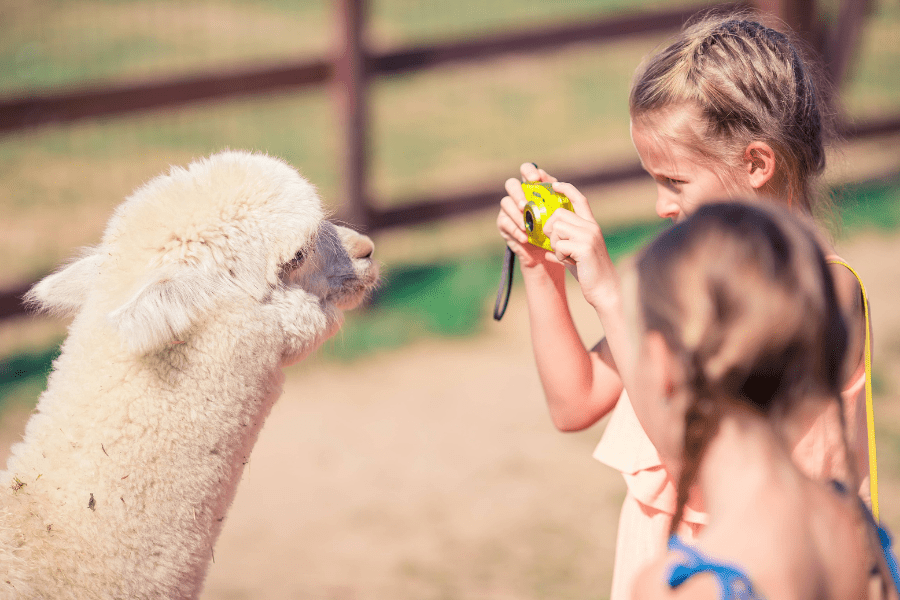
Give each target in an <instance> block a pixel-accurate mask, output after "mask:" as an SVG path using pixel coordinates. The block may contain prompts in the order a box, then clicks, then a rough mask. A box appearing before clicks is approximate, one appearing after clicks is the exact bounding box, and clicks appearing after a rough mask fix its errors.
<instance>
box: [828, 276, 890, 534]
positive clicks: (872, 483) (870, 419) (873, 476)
mask: <svg viewBox="0 0 900 600" xmlns="http://www.w3.org/2000/svg"><path fill="white" fill-rule="evenodd" d="M828 263H829V264H835V265H843V266H845V267H847V268H848V269H849V270H850V272H851V273H853V275H854V276H855V277H856V280H857V281H858V282H859V289H861V290H862V298H863V314H864V316H865V320H866V347H865V350H864V355H865V361H866V429H867V430H868V435H869V493H870V494H871V496H872V516H873V517H875V522H876V523H877V522H878V464H877V463H878V461H877V460H876V458H875V412H874V411H873V408H872V353H871V348H870V340H869V300H868V298H867V296H866V286H864V285H863V282H862V278H861V277H860V276H859V273H857V272H856V271H854V270H853V267H851V266H850V265H848V264H847V263H845V262H843V261H840V260H829V261H828Z"/></svg>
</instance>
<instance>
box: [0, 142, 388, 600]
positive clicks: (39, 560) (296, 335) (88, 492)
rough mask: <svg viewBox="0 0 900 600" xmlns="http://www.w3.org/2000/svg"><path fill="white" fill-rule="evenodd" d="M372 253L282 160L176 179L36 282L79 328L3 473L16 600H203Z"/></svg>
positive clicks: (3, 588) (251, 158) (2, 539)
mask: <svg viewBox="0 0 900 600" xmlns="http://www.w3.org/2000/svg"><path fill="white" fill-rule="evenodd" d="M372 249H373V246H372V242H371V240H369V238H367V237H365V236H362V235H359V234H357V233H355V232H353V231H351V230H349V229H346V228H342V227H338V226H335V225H333V224H331V223H329V222H327V221H325V220H324V215H323V210H322V207H321V203H320V200H319V198H318V196H317V194H316V191H315V189H314V188H313V187H312V186H311V185H310V184H309V183H308V182H307V181H306V180H305V179H303V178H302V177H301V176H300V175H299V174H298V173H297V172H296V171H295V170H294V169H293V168H291V167H289V166H288V165H286V164H285V163H283V162H281V161H279V160H277V159H274V158H270V157H267V156H262V155H256V154H247V153H242V152H224V153H220V154H216V155H213V156H212V157H210V158H208V159H205V160H199V161H196V162H194V163H192V164H190V165H189V166H188V167H187V168H173V169H171V171H170V172H169V173H168V174H165V175H161V176H159V177H157V178H155V179H153V180H152V181H150V182H149V183H147V184H146V185H145V186H143V187H142V188H140V189H138V190H137V191H136V192H135V193H134V194H133V195H132V196H131V197H129V198H128V199H127V200H126V201H125V202H124V203H123V204H122V205H121V206H119V207H118V209H117V210H116V212H115V214H114V215H113V217H112V219H111V220H110V222H109V225H108V227H107V229H106V232H105V234H104V236H103V240H102V242H101V244H100V245H99V246H98V247H96V248H94V249H92V250H90V251H88V252H87V253H86V254H85V255H83V256H82V257H81V258H79V259H78V260H76V261H74V262H73V263H71V264H69V265H68V266H67V267H65V268H63V269H62V270H60V271H58V272H57V273H55V274H53V275H51V276H49V277H47V278H46V279H44V280H43V281H41V282H40V283H38V284H37V285H36V286H35V287H34V289H33V290H32V291H31V292H30V293H29V298H28V299H29V301H31V302H32V303H33V304H35V305H36V306H38V307H40V308H42V309H44V310H47V311H51V312H54V313H56V314H60V315H71V316H74V319H73V322H72V324H71V326H70V328H69V335H68V338H67V339H66V341H65V343H64V345H63V348H62V354H61V355H60V357H59V358H58V359H57V360H56V362H55V363H54V368H53V372H52V374H51V376H50V379H49V382H48V385H47V390H46V391H45V392H44V393H43V394H42V395H41V397H40V400H39V402H38V406H37V410H36V411H35V414H34V415H33V416H32V417H31V419H30V420H29V422H28V424H27V427H26V431H25V436H24V440H23V441H22V442H20V443H18V444H16V445H15V446H13V449H12V454H11V458H10V459H9V462H8V464H7V470H6V471H5V472H2V473H0V484H2V488H0V598H3V599H7V598H10V599H11V598H17V599H21V598H46V599H51V598H52V599H53V600H62V599H67V598H78V599H82V598H85V599H86V598H91V599H94V598H97V599H113V598H116V599H122V598H159V599H166V600H171V599H176V598H196V597H197V596H198V594H199V592H200V589H201V586H202V583H203V579H204V576H205V572H206V570H207V567H208V564H209V561H210V559H211V558H212V552H213V546H214V544H215V541H216V538H217V537H218V535H219V532H220V530H221V528H222V523H223V519H224V518H225V513H226V510H227V509H228V507H229V505H230V503H231V501H232V499H233V497H234V494H235V491H236V488H237V485H238V481H239V479H240V476H241V472H242V469H243V466H244V465H245V464H246V463H247V460H248V457H249V456H250V450H251V448H252V447H253V444H254V443H255V441H256V439H257V436H258V434H259V431H260V428H261V427H262V424H263V421H264V420H265V418H266V416H267V415H268V413H269V411H270V409H271V407H272V404H273V403H274V401H275V399H276V397H277V396H278V395H279V394H280V392H281V385H282V381H283V375H282V374H281V367H283V366H285V365H286V364H289V363H292V362H295V361H297V360H300V359H301V358H303V357H304V356H306V355H307V354H309V353H310V352H311V351H313V350H314V349H315V348H316V347H317V346H318V345H319V344H320V343H321V342H322V341H324V340H325V339H326V338H328V337H329V336H331V335H332V334H334V333H335V332H336V331H337V329H338V327H339V326H340V324H341V318H342V313H341V311H342V310H344V309H348V308H352V307H354V306H356V305H357V304H358V303H359V302H360V301H361V300H362V299H363V297H364V296H365V294H366V293H367V292H368V291H370V290H371V288H372V286H373V285H374V284H375V281H376V278H377V267H376V266H375V265H374V264H373V262H372V260H371V253H372Z"/></svg>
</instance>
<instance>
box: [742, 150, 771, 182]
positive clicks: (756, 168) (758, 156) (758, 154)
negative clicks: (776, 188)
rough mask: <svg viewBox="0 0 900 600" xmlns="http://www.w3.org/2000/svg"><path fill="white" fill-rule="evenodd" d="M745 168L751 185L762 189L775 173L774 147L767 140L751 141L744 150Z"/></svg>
mask: <svg viewBox="0 0 900 600" xmlns="http://www.w3.org/2000/svg"><path fill="white" fill-rule="evenodd" d="M744 168H745V169H746V172H747V176H748V178H749V181H750V185H751V186H753V188H754V189H756V190H761V189H762V188H763V186H765V185H766V184H767V183H769V182H770V181H772V177H773V176H774V175H775V152H774V151H773V150H772V147H771V146H769V145H768V144H767V143H765V142H750V143H749V144H748V145H747V149H746V150H744Z"/></svg>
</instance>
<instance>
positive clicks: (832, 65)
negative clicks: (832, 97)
mask: <svg viewBox="0 0 900 600" xmlns="http://www.w3.org/2000/svg"><path fill="white" fill-rule="evenodd" d="M870 7H871V2H870V0H841V4H840V8H839V10H838V16H837V22H836V23H834V25H833V28H832V31H830V32H829V35H828V38H827V39H826V45H825V65H826V67H827V69H828V74H829V76H830V77H831V82H832V84H833V85H834V87H835V90H837V89H838V88H839V87H840V86H841V84H842V83H843V82H844V79H846V78H847V75H848V72H849V71H850V63H851V61H852V59H853V53H854V52H856V51H858V50H859V46H860V38H861V37H862V29H863V24H864V22H865V18H866V16H867V15H868V13H869V9H870Z"/></svg>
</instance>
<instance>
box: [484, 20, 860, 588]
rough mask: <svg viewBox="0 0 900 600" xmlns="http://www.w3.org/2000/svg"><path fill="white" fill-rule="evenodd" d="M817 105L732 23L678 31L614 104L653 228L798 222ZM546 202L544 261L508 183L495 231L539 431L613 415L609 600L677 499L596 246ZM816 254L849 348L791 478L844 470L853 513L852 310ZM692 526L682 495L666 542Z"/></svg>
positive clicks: (813, 153)
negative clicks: (656, 219) (648, 182)
mask: <svg viewBox="0 0 900 600" xmlns="http://www.w3.org/2000/svg"><path fill="white" fill-rule="evenodd" d="M822 98H823V94H822V92H821V91H820V90H819V89H817V85H816V78H815V77H814V76H813V74H812V73H811V71H810V68H809V65H808V64H807V63H805V62H804V61H803V59H802V58H801V56H800V54H799V53H798V52H797V50H796V47H795V45H794V44H793V43H792V42H791V41H790V39H789V38H788V37H787V36H786V35H784V34H783V33H781V32H778V31H776V30H774V29H771V28H769V27H765V26H763V25H761V24H759V23H757V22H755V21H753V20H751V19H750V18H747V17H746V16H743V15H737V16H735V15H724V16H723V15H712V16H707V17H704V18H701V19H700V20H699V21H697V22H696V23H694V24H692V25H690V26H688V27H687V28H685V29H684V30H683V31H682V32H681V34H680V35H679V36H677V38H676V39H675V40H674V41H673V42H672V43H671V44H670V45H669V46H668V47H666V48H664V49H663V50H662V51H660V52H658V53H657V54H655V55H653V56H652V57H650V58H649V59H648V60H647V61H646V62H645V64H643V65H642V66H641V67H640V68H639V70H638V73H637V76H636V79H635V82H634V84H633V86H632V90H631V94H630V99H629V103H630V113H631V133H632V140H633V142H634V145H635V148H636V149H637V152H638V154H639V156H640V158H641V162H642V163H643V166H644V168H645V169H646V170H647V171H648V173H649V174H650V175H651V176H652V177H653V178H654V180H655V181H656V184H657V192H658V194H657V201H656V208H657V213H658V214H659V215H660V216H661V217H663V218H670V219H672V220H673V221H675V222H676V223H677V222H680V221H682V220H684V219H685V218H686V217H688V216H689V215H690V214H692V213H693V212H694V211H696V210H697V209H698V208H699V207H700V206H703V205H705V204H707V203H710V202H712V201H715V200H718V199H721V198H727V197H737V196H742V197H747V198H750V199H752V201H754V202H759V203H763V204H765V203H775V204H781V205H783V206H785V207H787V208H788V209H789V210H791V211H792V212H793V213H795V214H797V215H798V216H800V217H801V218H806V219H809V220H810V221H811V220H812V215H813V213H814V209H815V208H816V203H817V195H816V194H815V193H814V191H813V189H812V187H813V182H814V180H815V178H816V176H817V175H819V174H820V173H821V172H822V171H823V169H824V167H825V139H826V138H827V137H828V135H829V133H830V129H829V126H828V121H827V119H826V117H825V115H826V113H825V109H824V106H823V105H822ZM521 174H522V176H523V178H524V179H525V180H527V181H545V182H555V179H554V178H553V177H551V176H550V175H548V174H547V173H546V172H545V171H543V170H540V169H537V167H535V166H534V165H533V164H530V163H527V164H525V165H522V168H521ZM553 188H554V190H555V191H556V192H559V193H562V194H564V195H566V196H567V197H568V198H569V199H570V200H571V201H572V203H573V205H574V207H575V211H574V212H570V211H566V210H557V211H556V212H554V213H553V215H552V216H551V217H550V218H549V219H548V220H547V222H546V223H545V224H544V228H543V229H544V233H545V234H546V235H547V236H548V237H549V238H550V240H551V245H552V248H553V252H547V251H545V250H543V249H541V248H538V247H536V246H533V245H531V244H528V243H527V240H528V237H527V233H526V232H525V231H524V228H523V223H522V209H523V207H524V206H525V198H524V196H523V195H522V192H521V186H520V183H519V181H518V180H516V179H510V180H508V181H507V182H506V191H507V193H508V196H506V197H505V198H503V200H502V201H501V210H500V213H499V215H498V218H497V226H498V229H499V230H500V233H501V235H502V236H503V238H504V239H505V240H506V242H507V244H508V246H509V247H510V248H511V249H512V250H513V251H514V252H515V254H516V255H517V256H518V258H519V260H520V264H521V271H522V276H523V280H524V283H525V289H526V296H527V300H528V306H529V315H530V324H531V333H532V345H533V349H534V353H535V360H536V363H537V368H538V373H539V376H540V379H541V382H542V385H543V388H544V392H545V395H546V398H547V403H548V407H549V410H550V415H551V418H552V420H553V422H554V424H555V425H556V426H557V427H558V428H559V429H561V430H563V431H574V430H580V429H584V428H586V427H589V426H590V425H592V424H594V423H596V422H597V421H598V420H600V419H601V418H602V417H604V416H605V415H607V414H608V413H610V412H612V415H611V418H610V420H609V422H608V424H607V426H606V429H605V431H604V434H603V437H602V439H601V441H600V444H599V445H598V447H597V449H596V451H595V453H594V456H595V457H596V458H597V459H598V460H600V461H601V462H604V463H605V464H607V465H609V466H611V467H613V468H615V469H617V470H618V471H620V472H621V473H622V474H623V477H624V478H625V482H626V485H627V495H626V498H625V501H624V503H623V506H622V512H621V516H620V520H619V531H618V536H617V542H616V559H615V565H614V569H613V586H612V593H611V596H610V597H611V600H622V599H623V598H627V597H629V595H630V592H629V590H630V588H631V584H632V582H633V581H634V578H635V577H636V574H637V572H638V571H639V570H640V569H641V567H642V566H643V565H644V564H645V563H646V562H647V560H648V559H650V558H651V557H653V556H655V555H658V554H659V553H660V552H661V551H662V550H663V547H664V544H665V539H666V533H667V532H668V531H669V529H670V527H671V526H672V522H673V516H674V515H675V512H676V506H677V500H676V498H677V492H676V488H677V486H676V484H675V480H674V479H673V477H672V474H671V472H670V471H669V469H668V467H667V465H666V462H665V460H664V457H661V456H660V453H659V452H658V449H657V448H655V447H654V445H653V444H652V443H651V441H650V440H649V439H648V438H647V436H646V434H645V432H644V431H643V429H642V427H641V423H640V421H639V420H638V418H637V416H636V415H635V412H634V410H633V407H632V405H631V402H630V399H629V395H628V393H627V391H626V386H624V385H623V382H622V378H621V376H620V373H619V369H618V367H617V363H619V362H621V361H622V360H625V357H626V356H630V353H631V352H632V349H631V347H630V343H629V341H628V335H627V333H626V327H625V323H624V317H623V310H624V306H623V302H622V299H621V292H620V284H619V277H618V274H617V272H616V270H615V268H614V266H613V264H612V261H611V260H610V258H609V255H608V253H607V251H606V247H605V244H604V242H603V235H602V232H601V230H600V228H599V226H598V225H597V223H596V221H595V220H594V218H593V215H592V214H591V211H590V208H589V206H588V204H587V201H586V200H585V198H584V196H583V195H582V194H581V193H580V192H579V191H578V190H577V189H576V188H574V187H573V186H571V185H570V184H564V183H553ZM822 237H823V239H824V236H822ZM828 254H829V258H830V259H831V260H832V261H833V263H834V264H831V265H830V267H829V268H830V270H831V272H832V277H833V278H834V280H835V283H836V290H837V294H838V300H839V303H840V306H841V308H842V311H843V314H844V317H845V320H846V321H847V323H848V328H849V333H850V335H849V340H850V343H849V349H848V352H847V353H846V356H847V358H846V360H845V361H844V364H843V365H841V367H840V369H841V373H840V381H841V389H842V390H843V391H842V394H843V397H844V414H840V413H839V411H838V410H837V407H836V406H835V405H834V404H822V405H821V406H820V408H821V410H820V411H819V412H817V413H815V414H814V415H810V416H809V423H808V424H807V425H808V426H807V427H806V429H805V434H804V435H803V436H801V437H800V438H799V439H798V440H797V443H796V445H795V446H794V447H793V449H792V452H793V458H794V460H795V461H796V463H797V464H798V466H799V467H800V468H801V469H802V470H803V471H804V472H805V473H806V474H807V475H809V476H811V477H813V478H815V479H818V480H828V479H840V480H842V481H849V479H848V473H849V472H850V471H851V470H852V469H851V467H855V468H856V470H857V472H859V473H860V474H861V477H862V480H863V483H862V485H861V488H860V490H861V493H862V495H863V496H864V497H865V496H867V493H866V490H867V489H868V485H867V483H866V481H867V475H868V467H867V461H868V453H867V446H866V440H867V437H866V429H865V426H866V420H865V403H864V401H863V400H862V399H861V398H864V394H865V389H864V388H865V383H866V381H865V364H864V360H863V356H864V354H865V352H866V351H867V350H868V348H867V342H866V340H867V336H866V331H867V329H866V326H867V323H866V319H865V317H864V298H863V295H862V292H861V284H860V283H859V282H858V281H857V278H856V276H855V275H854V273H852V272H851V271H850V270H849V269H848V267H846V266H844V264H843V262H842V261H840V260H839V259H838V258H837V257H836V256H835V255H834V253H833V251H831V250H829V252H828ZM567 265H568V266H569V268H570V269H572V270H573V272H575V273H576V277H577V278H578V280H579V283H580V285H581V289H582V292H583V294H584V297H585V299H586V300H587V301H588V302H589V303H590V304H591V305H592V306H593V307H594V308H595V310H596V311H597V314H598V316H599V318H600V320H601V323H602V325H603V328H604V332H605V336H606V337H605V338H604V339H603V340H601V341H600V342H598V343H597V344H596V345H595V346H594V347H593V348H590V349H587V348H585V347H584V345H583V344H582V342H581V339H580V337H579V335H578V332H577V331H576V329H575V325H574V323H573V321H572V317H571V315H570V314H569V310H568V305H567V302H566V296H565V282H564V274H565V267H566V266H567ZM561 359H562V360H561ZM844 436H846V438H847V439H848V440H849V445H850V447H851V449H852V452H850V453H848V452H846V451H845V445H844V444H843V443H842V439H843V437H844ZM853 461H856V462H854V463H853V464H851V462H853ZM854 489H856V488H854ZM707 520H708V515H707V512H706V509H705V505H704V503H703V498H702V497H701V496H700V495H699V493H697V494H691V495H689V497H688V499H687V501H686V502H685V503H684V506H683V508H682V509H681V512H680V515H679V520H678V521H675V527H676V528H677V532H678V533H679V534H680V535H681V536H682V537H683V539H685V540H687V541H690V540H692V539H694V538H695V537H696V535H697V534H698V533H699V532H700V531H701V529H702V528H703V526H704V525H705V524H706V522H707Z"/></svg>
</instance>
